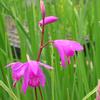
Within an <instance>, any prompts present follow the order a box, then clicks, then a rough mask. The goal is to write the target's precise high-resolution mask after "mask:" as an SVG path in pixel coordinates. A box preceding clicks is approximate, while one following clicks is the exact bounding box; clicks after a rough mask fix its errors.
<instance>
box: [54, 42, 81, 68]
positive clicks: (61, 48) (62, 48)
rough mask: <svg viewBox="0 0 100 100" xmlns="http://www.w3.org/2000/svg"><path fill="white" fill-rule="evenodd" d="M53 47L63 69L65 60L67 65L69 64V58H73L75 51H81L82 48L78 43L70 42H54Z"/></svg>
mask: <svg viewBox="0 0 100 100" xmlns="http://www.w3.org/2000/svg"><path fill="white" fill-rule="evenodd" d="M54 47H55V48H57V50H58V53H59V54H60V58H61V62H62V66H63V67H66V59H67V62H68V64H70V57H71V56H74V54H75V51H82V50H83V46H82V45H80V43H78V42H76V41H71V40H55V41H54Z"/></svg>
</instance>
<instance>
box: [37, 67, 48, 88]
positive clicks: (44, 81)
mask: <svg viewBox="0 0 100 100" xmlns="http://www.w3.org/2000/svg"><path fill="white" fill-rule="evenodd" d="M38 75H39V80H40V84H41V86H42V87H44V86H45V83H46V78H45V75H44V73H43V71H42V70H41V69H40V68H39V71H38Z"/></svg>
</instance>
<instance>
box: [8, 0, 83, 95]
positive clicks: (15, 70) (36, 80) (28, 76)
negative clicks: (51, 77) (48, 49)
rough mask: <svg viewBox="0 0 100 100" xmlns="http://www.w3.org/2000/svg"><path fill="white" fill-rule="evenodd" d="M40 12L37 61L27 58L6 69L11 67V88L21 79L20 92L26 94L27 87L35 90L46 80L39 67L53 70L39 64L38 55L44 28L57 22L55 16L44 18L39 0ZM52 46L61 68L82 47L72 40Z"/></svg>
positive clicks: (55, 42) (43, 11)
mask: <svg viewBox="0 0 100 100" xmlns="http://www.w3.org/2000/svg"><path fill="white" fill-rule="evenodd" d="M40 10H41V14H42V20H40V21H39V23H38V25H39V26H40V27H41V26H43V27H42V31H41V32H42V37H41V43H40V50H39V53H38V59H37V60H36V61H35V60H30V59H29V57H28V61H27V62H25V63H22V62H14V63H11V64H8V65H7V67H9V66H11V69H12V78H13V80H14V84H13V86H16V83H17V82H18V81H19V80H20V79H21V78H23V83H22V90H23V91H24V93H26V90H27V88H28V86H30V87H33V88H36V87H39V86H42V87H44V85H45V82H46V78H45V75H44V73H43V71H42V69H41V67H40V66H44V67H45V68H46V69H53V67H51V66H49V65H47V64H44V63H41V62H40V61H39V60H40V55H41V52H42V49H43V47H45V46H44V42H43V40H44V26H45V25H47V24H50V23H54V22H56V21H57V20H58V18H57V17H56V16H48V17H46V11H45V5H44V1H43V0H40ZM52 41H53V42H52V44H53V46H54V47H55V48H56V49H57V50H58V53H59V55H60V58H61V62H62V63H61V64H62V66H63V67H66V61H67V62H68V64H70V57H72V56H74V55H75V51H82V50H83V46H82V45H81V44H80V43H78V42H76V41H72V40H52ZM48 43H49V42H48Z"/></svg>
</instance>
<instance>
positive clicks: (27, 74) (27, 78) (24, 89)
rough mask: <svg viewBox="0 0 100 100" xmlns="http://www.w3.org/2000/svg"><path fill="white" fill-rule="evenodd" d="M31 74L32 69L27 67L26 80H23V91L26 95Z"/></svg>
mask: <svg viewBox="0 0 100 100" xmlns="http://www.w3.org/2000/svg"><path fill="white" fill-rule="evenodd" d="M29 73H30V69H29V67H27V68H26V70H25V73H24V80H23V84H22V90H23V92H24V94H25V93H26V90H27V87H28V81H29Z"/></svg>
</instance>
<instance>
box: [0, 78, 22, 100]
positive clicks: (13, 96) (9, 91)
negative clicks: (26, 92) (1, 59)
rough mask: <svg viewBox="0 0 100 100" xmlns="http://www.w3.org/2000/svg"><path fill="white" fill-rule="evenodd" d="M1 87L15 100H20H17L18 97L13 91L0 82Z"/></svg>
mask: <svg viewBox="0 0 100 100" xmlns="http://www.w3.org/2000/svg"><path fill="white" fill-rule="evenodd" d="M0 87H2V88H3V89H4V90H5V91H6V92H7V93H8V94H9V95H10V97H11V98H12V99H13V100H20V99H18V98H17V96H16V95H15V94H14V93H13V91H12V90H11V89H9V88H8V87H7V86H6V85H5V84H4V83H3V81H1V80H0Z"/></svg>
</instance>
